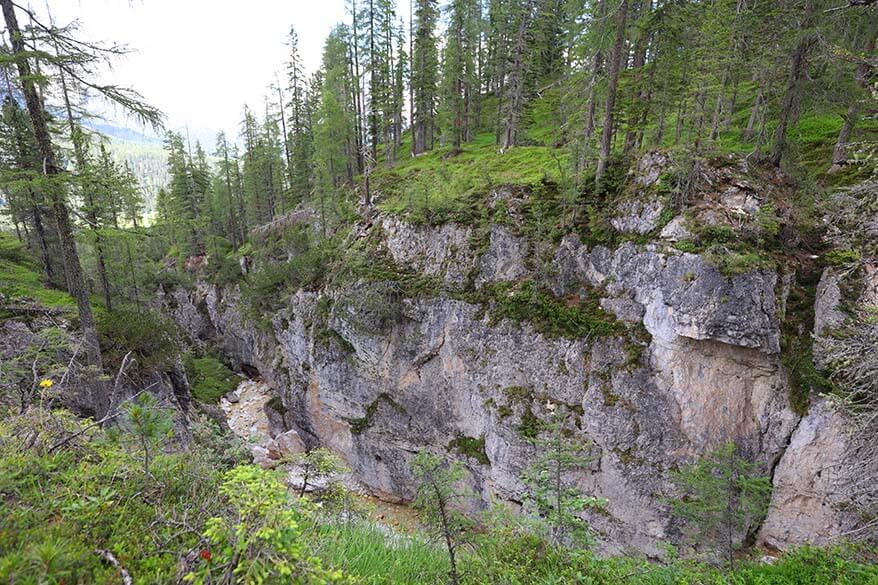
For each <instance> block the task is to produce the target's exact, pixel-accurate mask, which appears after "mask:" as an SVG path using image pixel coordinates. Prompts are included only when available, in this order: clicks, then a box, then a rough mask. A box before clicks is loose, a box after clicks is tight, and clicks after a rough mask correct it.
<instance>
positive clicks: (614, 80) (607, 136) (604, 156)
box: [595, 0, 628, 191]
mask: <svg viewBox="0 0 878 585" xmlns="http://www.w3.org/2000/svg"><path fill="white" fill-rule="evenodd" d="M627 24H628V0H621V1H620V2H619V16H618V20H617V22H616V41H615V44H614V45H613V55H612V57H611V58H610V71H609V83H608V85H607V104H606V113H605V114H604V127H603V128H602V131H601V150H600V155H599V158H598V166H597V170H596V171H595V184H596V186H597V189H598V191H600V189H601V187H602V186H603V185H602V184H603V180H604V175H605V174H606V173H607V165H608V164H609V162H610V149H611V148H612V145H613V113H614V110H615V108H616V93H617V90H618V87H619V70H620V69H621V68H622V53H623V50H624V48H625V37H626V36H627V35H626V30H627Z"/></svg>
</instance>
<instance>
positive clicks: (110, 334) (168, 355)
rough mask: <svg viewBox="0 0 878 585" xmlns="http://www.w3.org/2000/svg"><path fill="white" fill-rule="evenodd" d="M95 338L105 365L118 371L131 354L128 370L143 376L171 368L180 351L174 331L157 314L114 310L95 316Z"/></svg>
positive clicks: (175, 329)
mask: <svg viewBox="0 0 878 585" xmlns="http://www.w3.org/2000/svg"><path fill="white" fill-rule="evenodd" d="M97 328H98V337H99V339H100V343H101V351H102V352H103V356H104V362H105V366H109V367H111V368H113V369H118V368H119V367H120V366H121V364H122V361H123V360H124V359H125V356H126V355H127V354H128V353H129V352H130V353H131V357H132V358H133V359H134V360H135V361H134V362H130V363H129V367H130V368H133V369H132V370H129V371H134V370H137V371H140V372H143V373H149V372H155V371H164V370H167V369H169V368H171V367H173V364H174V361H175V360H176V359H177V355H178V354H179V351H180V345H179V342H178V337H177V328H176V326H175V325H174V323H173V322H171V321H170V320H168V319H166V318H165V317H163V316H162V315H160V314H159V313H158V312H156V311H152V310H150V309H145V308H138V307H117V308H116V309H115V310H113V311H112V312H109V311H102V312H99V313H98V314H97Z"/></svg>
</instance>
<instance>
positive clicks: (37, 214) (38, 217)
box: [25, 187, 55, 282]
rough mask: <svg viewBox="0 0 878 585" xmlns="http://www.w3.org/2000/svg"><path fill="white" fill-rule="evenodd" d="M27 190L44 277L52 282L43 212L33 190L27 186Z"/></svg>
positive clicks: (53, 275) (50, 260) (53, 270)
mask: <svg viewBox="0 0 878 585" xmlns="http://www.w3.org/2000/svg"><path fill="white" fill-rule="evenodd" d="M27 192H28V194H29V195H30V202H31V214H32V216H33V221H34V230H36V232H37V241H38V243H39V245H40V254H41V255H42V258H43V267H44V268H45V270H46V277H47V278H48V279H49V282H53V281H54V280H55V269H54V268H53V267H52V255H51V254H49V242H48V241H47V240H46V230H45V228H44V227H43V218H42V215H43V214H42V212H41V211H40V208H39V206H38V205H37V196H36V193H34V190H33V189H31V188H30V187H28V188H27ZM25 228H27V224H25Z"/></svg>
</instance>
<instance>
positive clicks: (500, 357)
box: [165, 218, 843, 556]
mask: <svg viewBox="0 0 878 585" xmlns="http://www.w3.org/2000/svg"><path fill="white" fill-rule="evenodd" d="M371 229H376V230H378V229H380V237H381V238H382V242H383V246H384V247H385V248H386V250H387V251H388V252H389V253H390V254H391V255H392V257H393V259H394V261H395V262H396V263H398V264H399V265H402V266H405V267H407V268H410V269H414V270H417V271H418V272H419V273H421V274H424V275H429V276H432V277H436V278H438V279H441V281H442V282H444V283H445V286H447V287H448V288H449V290H451V289H453V288H454V287H457V286H460V285H461V283H463V282H464V281H466V279H467V275H472V274H475V275H476V277H475V279H474V283H475V286H476V287H481V286H485V285H486V284H489V283H493V282H499V281H504V280H519V279H522V278H527V277H536V273H535V270H534V268H533V267H532V265H533V264H534V262H532V261H527V259H528V258H529V257H530V256H531V254H532V252H531V250H529V244H528V243H527V240H526V239H524V238H521V237H518V236H516V235H514V234H513V233H511V232H510V231H509V230H507V229H506V228H504V227H500V226H493V227H491V228H490V233H489V236H488V241H487V245H486V246H485V245H484V244H482V245H481V247H480V248H477V246H475V245H473V243H472V242H473V240H474V238H473V233H472V229H471V228H469V227H465V226H459V225H455V224H445V225H444V226H441V227H435V228H431V227H423V226H413V225H409V224H407V223H405V222H403V221H401V220H399V219H396V218H382V219H379V220H378V221H376V222H375V224H374V225H373V227H372V228H371ZM549 264H550V266H549V268H550V270H545V267H543V270H541V271H540V274H550V275H551V276H548V277H545V276H544V277H542V278H543V281H544V282H546V284H548V285H549V286H550V287H551V288H552V290H553V291H554V292H555V294H557V295H558V296H559V297H560V298H577V296H584V295H589V294H591V295H593V294H599V295H600V304H601V306H602V307H603V308H604V309H606V310H607V311H608V312H611V313H613V314H614V315H615V316H616V318H617V319H618V320H619V321H620V322H621V323H624V324H625V328H623V329H620V330H619V331H620V332H619V333H618V334H613V335H603V336H583V337H580V338H572V339H571V338H564V337H550V336H547V335H545V334H543V333H540V332H538V331H537V330H535V329H534V328H533V327H532V326H531V325H530V324H528V323H527V322H526V321H523V322H521V323H518V322H512V321H509V320H500V321H497V320H496V319H493V318H492V317H491V315H490V314H489V313H488V312H486V311H485V308H484V307H483V306H481V305H480V304H474V303H472V302H468V301H466V300H461V298H460V296H459V295H453V294H446V293H445V292H442V291H441V290H439V291H435V292H434V294H431V295H426V296H419V297H417V298H405V299H403V300H402V301H401V315H399V316H398V318H396V319H395V320H394V321H393V322H391V323H387V324H381V325H380V326H371V327H370V326H363V323H362V322H360V320H359V319H358V310H359V309H358V307H357V304H356V302H351V301H345V299H348V298H352V299H355V298H356V295H349V294H342V293H344V292H345V291H340V290H332V289H330V290H325V291H323V292H321V293H320V294H319V295H318V293H311V292H303V291H299V292H297V293H295V294H294V295H293V296H292V297H291V298H290V299H289V301H288V303H287V305H286V306H285V307H284V308H283V309H281V310H279V311H278V312H277V313H276V314H274V315H272V316H271V318H270V324H268V325H266V324H261V325H259V324H257V323H255V322H253V321H250V320H248V319H246V318H244V317H243V315H242V306H241V302H240V299H239V294H238V292H237V289H236V288H234V287H229V288H225V289H220V288H217V287H215V286H212V285H208V284H205V283H201V284H199V285H198V287H197V289H196V290H195V291H191V292H187V291H183V290H176V291H173V292H172V293H169V294H168V295H167V296H166V298H165V305H166V306H167V307H168V308H169V310H170V311H171V312H172V313H173V314H174V316H175V318H176V320H177V321H178V322H179V323H180V324H181V325H182V326H183V327H184V328H185V329H186V330H188V331H191V332H192V333H193V334H194V335H195V336H196V337H200V338H204V339H211V340H213V341H214V342H215V343H217V344H218V345H220V346H221V347H222V349H223V351H224V352H225V354H226V355H227V356H228V357H229V358H230V359H231V360H233V361H235V362H236V363H237V364H238V365H244V364H246V365H248V366H250V367H253V368H255V369H257V370H258V371H259V372H260V374H261V375H262V377H263V379H264V380H265V381H266V383H268V384H269V385H270V386H272V387H273V388H274V389H275V391H276V392H277V393H278V395H279V396H280V398H281V399H282V401H283V404H284V406H285V407H286V409H287V414H286V415H285V420H286V423H287V424H288V425H289V426H290V428H294V429H295V430H297V431H298V432H299V435H300V436H301V437H302V439H303V440H304V441H305V442H306V443H308V444H311V445H315V444H322V445H325V446H327V447H329V448H331V449H333V450H335V451H337V452H338V453H340V454H342V455H343V456H344V457H345V458H346V460H347V462H348V464H349V465H350V466H351V467H352V469H353V471H354V475H355V476H356V477H357V478H358V479H359V481H361V482H362V483H363V484H364V485H365V486H367V487H368V489H369V490H371V491H372V492H373V493H374V494H376V495H378V496H379V497H382V498H385V499H388V500H401V501H405V500H408V499H409V498H411V497H412V495H413V480H412V478H411V475H410V472H409V461H410V459H411V458H412V457H413V456H414V455H415V454H416V453H417V452H419V451H420V450H423V449H428V450H432V451H435V452H438V453H443V454H448V455H452V456H457V457H460V458H461V459H463V460H464V461H465V462H466V464H467V466H468V467H469V469H470V470H471V471H472V477H473V480H472V481H473V488H474V491H475V493H476V494H478V495H479V496H480V499H481V501H482V502H487V501H488V500H489V499H490V498H491V497H496V498H500V499H502V500H506V501H509V502H513V503H514V502H521V501H522V498H523V493H524V486H523V484H522V482H521V480H520V477H521V475H522V472H523V470H524V469H526V468H527V466H528V464H529V463H530V462H531V461H532V460H533V456H534V451H533V447H532V446H531V445H530V443H529V442H528V441H527V440H526V438H525V437H524V436H523V435H524V434H526V433H525V432H523V431H524V430H525V429H526V425H527V423H528V421H529V420H533V417H539V418H542V417H545V416H546V414H547V411H546V404H547V403H548V402H551V403H555V404H563V405H566V407H567V409H568V410H569V411H570V412H571V416H572V417H573V418H574V419H575V420H574V427H573V428H574V429H575V432H576V434H577V436H578V437H580V438H581V439H582V440H583V441H591V442H592V443H593V444H594V448H593V454H594V456H595V460H594V462H593V463H592V464H591V466H590V468H589V469H585V470H582V472H581V473H579V474H577V477H576V480H577V482H578V483H579V484H580V486H581V487H582V489H583V490H584V491H585V492H587V493H590V494H593V495H596V496H600V497H603V498H606V499H607V501H608V502H609V504H608V507H607V510H606V512H605V513H595V514H592V515H591V516H590V517H589V518H588V520H589V522H590V523H591V525H592V526H593V527H594V528H595V529H596V530H597V531H598V533H599V534H600V535H601V539H600V541H601V547H602V550H603V551H605V552H607V553H616V552H626V551H632V550H635V551H640V552H643V553H645V554H647V555H650V556H661V555H662V554H663V548H662V546H661V543H662V542H668V541H669V542H673V543H678V542H680V540H681V531H680V526H679V525H678V523H677V522H676V521H675V520H674V518H673V516H672V514H671V513H670V510H669V505H668V502H669V501H670V500H671V499H672V498H673V497H674V495H675V492H674V487H673V484H672V483H671V481H670V480H669V472H670V471H672V470H675V469H677V468H679V466H680V465H683V464H686V463H691V462H693V461H695V460H696V459H697V458H698V457H699V456H701V455H703V454H704V453H707V452H709V451H711V450H713V449H715V448H716V447H718V446H720V445H721V444H723V443H724V442H726V441H730V440H733V441H736V442H737V443H738V444H739V445H740V446H741V447H742V448H743V449H744V450H745V451H746V452H747V454H748V455H750V456H751V457H753V458H754V459H755V460H756V461H758V462H760V463H761V464H762V466H763V468H764V469H765V470H766V471H768V472H770V473H772V475H773V480H774V484H775V492H774V496H773V500H772V506H771V510H770V512H769V514H768V517H767V518H766V520H765V521H764V523H763V525H762V527H761V531H760V532H759V535H758V538H759V541H760V542H763V543H766V544H767V545H770V546H772V547H776V548H779V549H783V548H786V547H789V546H791V545H795V544H800V543H804V542H818V543H820V542H825V541H827V540H828V539H830V538H833V537H835V536H837V535H838V534H839V533H840V531H841V526H842V523H843V522H842V518H841V516H840V515H839V514H838V513H837V512H836V511H835V507H833V505H832V504H833V502H832V501H831V498H830V496H829V494H830V492H831V491H832V481H831V480H829V479H827V478H826V477H821V473H819V472H820V466H821V465H824V464H826V465H828V464H829V463H830V461H829V460H830V459H831V458H832V457H834V456H835V455H837V453H838V452H839V449H842V448H843V421H840V420H839V419H838V417H837V415H835V414H834V413H833V411H832V408H831V406H830V405H829V404H828V403H826V401H824V400H822V399H815V401H814V402H813V404H812V407H811V409H810V411H809V413H808V414H807V415H806V416H805V417H804V418H802V417H800V416H798V415H797V414H795V413H794V412H793V411H792V410H791V408H790V406H789V404H788V394H789V382H788V379H787V374H786V372H785V371H784V368H783V367H782V365H781V363H780V357H779V351H780V350H779V340H780V322H779V315H780V313H781V310H782V305H783V302H784V298H783V296H784V294H785V293H784V291H785V290H786V287H784V286H783V283H782V282H779V281H781V280H782V279H781V278H780V277H779V276H778V275H777V274H775V273H774V272H771V271H764V270H762V271H759V270H758V271H754V272H750V273H748V274H743V275H739V276H735V277H726V276H723V275H722V274H721V273H720V272H718V271H717V270H716V269H715V268H713V267H711V266H709V265H707V264H706V263H705V261H704V260H703V258H702V257H701V256H699V255H697V254H688V253H682V252H679V251H677V250H674V249H672V248H670V247H667V246H665V245H662V244H661V243H658V244H647V245H635V244H632V243H626V244H624V245H622V246H620V247H618V248H617V249H615V250H610V249H607V248H604V247H600V246H598V247H594V248H588V247H586V246H585V245H583V244H582V243H581V242H580V241H579V239H578V238H577V237H575V236H568V237H566V238H564V239H563V241H562V242H561V243H560V245H558V247H557V249H556V250H555V253H554V256H553V257H552V258H551V259H550V262H549ZM320 295H323V296H325V297H328V298H330V299H332V300H333V301H334V302H333V303H332V304H331V309H329V311H328V313H327V314H321V312H325V307H326V306H327V305H328V303H327V302H323V301H320ZM460 437H468V438H471V439H474V441H470V442H469V444H475V445H478V446H481V445H482V444H483V445H484V448H483V452H478V453H473V452H467V453H458V452H457V450H456V449H455V448H454V446H455V444H456V443H455V439H457V438H460ZM756 528H758V527H754V529H756ZM738 536H739V538H740V539H744V538H745V537H746V535H744V534H741V535H738Z"/></svg>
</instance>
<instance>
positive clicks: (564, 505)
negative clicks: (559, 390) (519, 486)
mask: <svg viewBox="0 0 878 585" xmlns="http://www.w3.org/2000/svg"><path fill="white" fill-rule="evenodd" d="M546 409H547V410H548V411H549V413H550V419H549V421H548V423H544V424H543V425H541V428H540V431H541V432H539V434H538V435H537V436H536V437H534V438H533V439H531V443H532V444H533V445H534V446H535V447H536V449H537V458H536V460H535V461H534V463H533V464H532V465H531V466H530V467H529V468H528V469H527V471H526V472H525V474H524V477H523V479H524V482H525V484H526V485H527V486H528V488H529V489H530V492H529V494H528V495H529V497H530V498H531V499H532V502H533V505H534V508H535V511H536V513H537V515H538V516H539V517H540V518H542V519H543V520H544V521H545V522H546V523H547V525H548V527H549V532H550V536H551V539H552V541H553V542H554V543H556V544H561V543H564V542H566V541H574V542H577V543H579V544H583V543H585V542H587V540H588V526H587V525H586V524H585V522H584V521H583V520H582V518H581V517H580V516H579V514H580V513H581V512H583V511H585V510H586V509H601V508H603V507H604V506H605V505H606V502H605V501H604V500H602V499H600V498H596V497H594V496H589V495H586V494H583V493H582V491H581V490H580V489H579V488H578V487H577V486H576V484H575V478H574V477H573V475H574V473H575V472H578V471H582V470H583V469H585V468H586V467H587V466H588V464H589V463H590V462H591V461H593V460H594V456H593V455H591V452H590V451H591V446H592V445H591V443H590V442H587V441H586V442H583V441H581V440H578V439H577V438H576V435H575V433H574V432H573V431H572V430H570V429H569V428H568V427H567V421H568V416H567V413H566V409H565V407H564V406H563V405H556V404H553V403H551V402H549V403H547V404H546Z"/></svg>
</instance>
